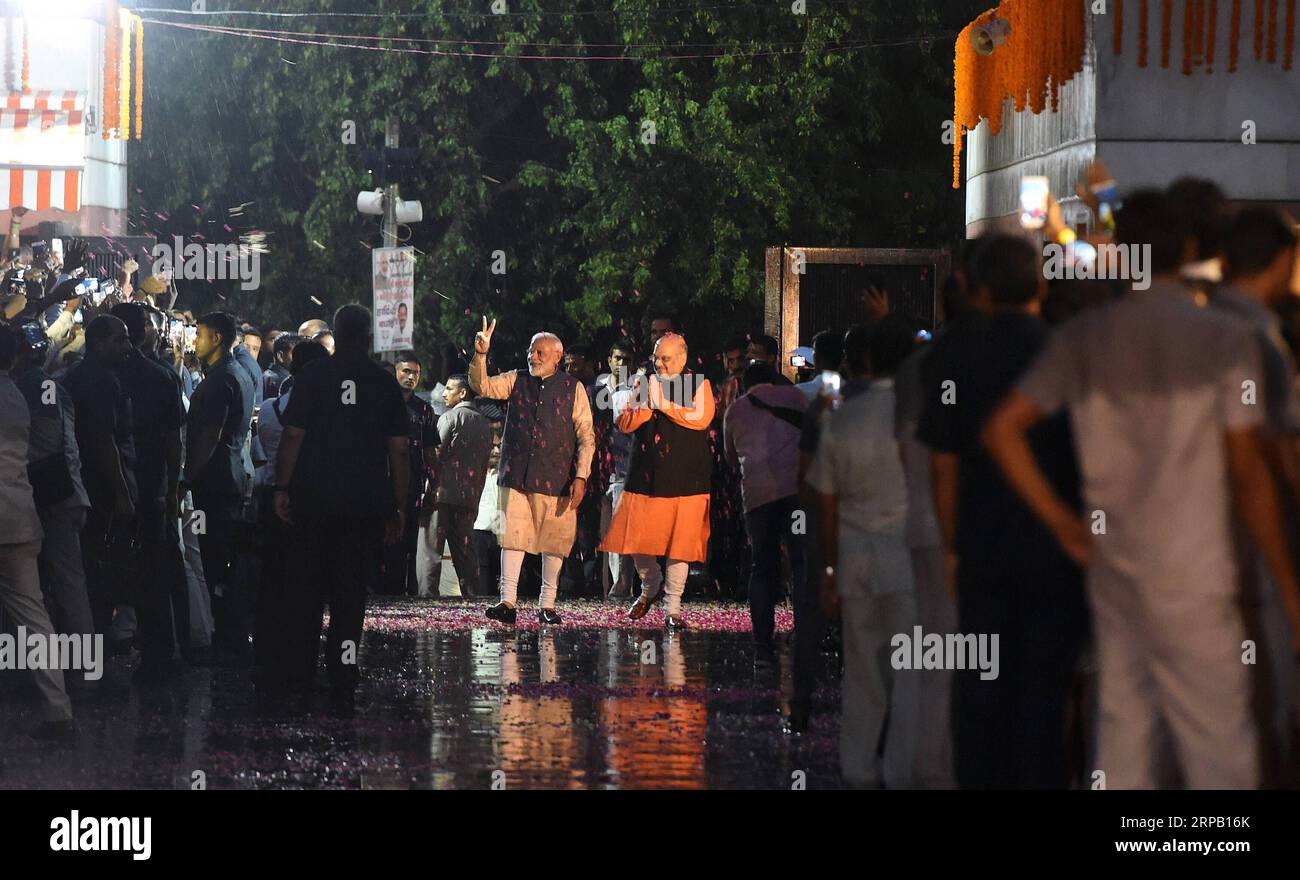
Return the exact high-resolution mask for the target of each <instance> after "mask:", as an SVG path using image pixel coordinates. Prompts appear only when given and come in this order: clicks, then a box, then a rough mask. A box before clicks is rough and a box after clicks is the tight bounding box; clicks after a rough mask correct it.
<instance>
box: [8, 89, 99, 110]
mask: <svg viewBox="0 0 1300 880" xmlns="http://www.w3.org/2000/svg"><path fill="white" fill-rule="evenodd" d="M3 109H5V110H85V109H86V95H85V93H84V92H48V91H47V92H29V93H27V94H23V93H22V92H10V93H9V95H8V96H7V97H6V98H5V104H4V108H3Z"/></svg>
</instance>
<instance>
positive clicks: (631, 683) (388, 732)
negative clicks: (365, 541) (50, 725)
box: [0, 600, 839, 789]
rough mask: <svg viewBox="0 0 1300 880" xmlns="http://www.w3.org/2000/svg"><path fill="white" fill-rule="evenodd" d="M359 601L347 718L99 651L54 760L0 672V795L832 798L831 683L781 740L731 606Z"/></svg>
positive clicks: (232, 675) (24, 686)
mask: <svg viewBox="0 0 1300 880" xmlns="http://www.w3.org/2000/svg"><path fill="white" fill-rule="evenodd" d="M372 606H373V607H372V613H371V614H369V615H368V616H367V627H366V629H367V632H366V637H365V642H364V645H363V649H362V656H361V665H362V669H363V679H362V680H363V683H362V686H361V689H360V690H359V692H358V698H357V715H356V717H355V718H351V719H339V718H333V717H330V716H329V715H328V714H326V713H325V712H324V709H323V706H324V702H325V701H324V699H323V694H322V695H320V696H321V699H319V700H317V701H316V702H317V703H318V704H319V705H320V706H321V708H319V709H312V710H310V711H308V712H306V713H304V714H297V715H288V714H279V715H274V714H272V715H265V714H259V713H258V711H257V708H256V705H255V700H254V691H253V687H252V684H251V683H250V680H249V676H248V673H247V671H246V670H236V669H227V668H192V669H187V670H186V671H185V672H184V673H183V674H182V675H181V676H180V677H179V678H178V679H177V681H175V682H173V683H170V684H167V685H160V686H147V687H146V686H137V685H132V684H130V680H129V671H130V667H131V665H133V664H134V662H136V661H134V660H132V661H130V663H129V664H128V662H126V661H123V660H121V659H116V658H115V659H114V660H113V661H112V662H111V669H110V672H109V674H108V675H106V676H105V681H104V682H103V683H102V684H101V687H100V690H101V691H103V692H102V693H98V694H95V695H93V696H86V697H82V698H80V699H76V698H75V697H74V699H75V700H76V712H77V720H78V725H79V728H80V732H79V736H78V739H77V741H76V743H75V744H73V745H71V746H68V747H64V748H54V747H50V746H46V745H43V744H39V743H37V742H36V741H34V740H32V739H30V738H28V737H27V735H26V731H27V730H29V729H30V728H31V727H32V726H33V725H34V724H35V722H36V720H37V713H36V709H37V704H36V702H35V699H34V697H32V696H31V695H30V688H29V684H28V682H27V681H26V680H25V679H23V678H22V677H21V675H20V674H18V673H5V674H3V675H0V700H3V705H4V707H5V712H4V715H3V717H0V737H2V738H3V739H2V740H0V742H2V743H3V745H0V761H2V762H3V764H2V765H0V788H28V787H72V788H136V787H148V788H189V787H191V784H192V783H193V781H194V780H195V779H196V778H200V777H196V776H195V773H196V772H198V773H201V774H203V776H202V777H201V778H202V779H203V780H204V781H205V783H206V785H207V786H208V787H209V788H327V787H328V788H438V789H451V788H491V787H493V786H496V787H505V788H507V789H510V788H706V787H708V788H789V787H790V786H791V784H792V780H793V779H795V778H798V774H797V771H802V773H803V777H802V778H803V779H806V784H807V787H809V788H830V787H836V786H837V785H838V775H839V770H838V756H837V738H838V720H837V719H836V718H835V717H834V716H835V713H836V710H837V709H838V702H839V690H838V686H837V684H836V683H834V682H831V683H830V684H827V685H826V686H824V687H823V688H822V689H821V690H820V691H819V692H818V695H817V700H816V704H815V709H816V710H817V714H816V716H815V717H814V719H813V723H812V725H811V727H810V730H809V731H808V733H806V734H805V735H803V736H802V737H799V738H793V739H792V738H789V737H786V736H784V735H783V734H782V733H781V729H780V714H779V713H780V710H781V708H782V706H783V699H784V698H785V697H788V694H789V687H790V668H789V665H790V658H789V648H788V646H787V647H783V649H782V656H781V662H780V667H779V669H768V670H756V669H755V667H754V665H753V652H752V650H751V648H750V641H749V633H748V631H747V630H748V619H747V612H746V611H745V609H744V608H743V607H742V606H734V605H729V606H721V605H698V604H696V605H688V606H687V614H688V616H689V617H690V618H691V619H692V620H693V621H696V622H697V623H698V626H696V627H695V628H693V629H691V630H688V631H686V632H684V633H676V634H671V635H670V634H666V633H665V632H664V631H663V630H662V629H661V628H660V621H659V618H658V617H656V616H654V615H652V616H648V617H647V618H646V619H645V620H644V621H642V622H641V623H643V624H644V628H640V629H637V628H632V627H631V626H630V625H627V624H626V623H624V622H623V619H622V617H621V611H619V609H616V608H614V607H613V606H608V605H601V604H599V603H563V604H562V605H561V611H562V612H567V613H566V620H565V625H564V626H563V627H561V628H558V629H545V630H542V629H538V628H537V625H536V621H535V619H534V618H533V617H532V616H531V615H526V614H524V613H523V612H524V611H525V610H526V609H524V608H521V614H520V623H521V624H522V626H521V627H520V628H518V629H516V628H514V627H504V626H501V625H498V624H489V623H487V622H486V621H483V620H482V618H481V617H480V616H479V614H480V613H481V612H479V611H478V610H477V609H475V608H471V607H469V606H465V605H454V604H450V603H445V602H442V603H433V602H428V601H416V600H409V601H390V602H379V601H376V602H372ZM525 618H527V620H526V619H525ZM781 624H782V627H783V628H787V629H788V626H789V621H788V614H787V615H784V616H783V618H782V621H781ZM611 626H618V627H619V628H609V627H611ZM825 672H826V676H825V678H824V680H828V681H829V680H830V678H831V674H832V672H833V669H832V667H831V662H830V660H829V659H828V660H827V667H826V670H825Z"/></svg>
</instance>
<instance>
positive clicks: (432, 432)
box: [383, 351, 442, 596]
mask: <svg viewBox="0 0 1300 880" xmlns="http://www.w3.org/2000/svg"><path fill="white" fill-rule="evenodd" d="M394 366H395V367H396V373H397V384H398V385H399V386H400V387H401V389H402V398H403V399H404V400H405V401H406V409H407V412H408V413H409V415H410V420H411V435H410V436H411V440H410V457H411V465H410V468H411V476H410V482H409V484H408V486H407V490H406V509H405V510H403V511H402V516H403V519H404V520H405V531H404V532H403V534H402V539H401V540H400V541H398V542H397V543H396V544H391V545H389V546H388V547H385V548H384V585H383V586H384V592H386V593H396V594H403V593H405V594H408V595H411V596H414V595H416V594H417V593H419V591H420V584H419V578H418V576H417V575H416V571H415V547H416V541H417V539H418V538H419V534H420V516H421V514H423V513H425V512H426V511H428V510H432V509H433V503H432V500H431V499H430V497H429V496H428V495H427V494H426V488H427V487H429V485H430V484H432V483H435V482H436V481H437V473H436V472H435V471H436V468H437V464H438V455H437V453H438V442H439V437H438V416H437V414H435V413H434V411H433V407H432V406H430V405H429V403H428V402H427V401H425V400H421V399H420V398H419V397H417V396H416V394H415V389H417V388H419V387H420V359H419V358H418V357H416V355H415V352H413V351H404V352H402V353H401V354H399V355H398V356H397V363H396V364H395V365H394ZM438 551H439V552H441V551H442V548H438ZM432 592H434V593H435V594H436V593H437V586H436V585H435V586H434V587H433V588H432Z"/></svg>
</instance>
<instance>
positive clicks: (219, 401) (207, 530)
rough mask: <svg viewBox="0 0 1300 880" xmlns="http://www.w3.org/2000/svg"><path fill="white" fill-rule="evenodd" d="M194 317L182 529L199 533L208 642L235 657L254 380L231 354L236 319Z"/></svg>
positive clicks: (242, 622)
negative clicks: (237, 566) (195, 370)
mask: <svg viewBox="0 0 1300 880" xmlns="http://www.w3.org/2000/svg"><path fill="white" fill-rule="evenodd" d="M197 323H198V330H197V332H196V334H195V340H194V353H195V355H197V356H198V359H199V361H200V362H201V363H202V364H203V367H204V372H203V381H202V382H200V383H199V386H198V387H197V388H195V389H194V395H193V396H192V397H191V398H190V412H189V422H188V428H187V429H186V437H185V441H186V454H185V479H184V481H183V482H182V484H181V485H182V489H186V488H188V489H189V490H190V491H191V492H193V494H194V514H195V519H193V520H191V522H190V523H189V524H187V525H186V526H185V528H193V529H195V530H196V531H197V532H198V538H199V553H200V555H201V556H202V558H203V576H204V578H205V579H206V580H207V582H208V592H209V593H210V594H211V596H212V617H213V623H214V624H215V626H216V632H215V633H214V634H213V640H212V646H213V648H214V649H216V650H218V651H224V652H227V653H228V654H230V655H231V656H232V659H234V660H236V661H241V660H243V659H247V658H248V656H249V645H248V633H249V620H250V617H251V609H252V602H251V600H250V597H248V596H245V595H242V594H241V593H242V591H241V589H240V586H239V582H238V581H237V580H236V578H235V577H234V576H233V575H234V561H235V524H236V521H237V520H238V518H239V515H240V512H241V508H242V506H243V499H244V495H245V493H246V490H247V486H246V485H245V483H246V482H247V479H248V478H247V476H246V474H245V473H244V463H243V462H244V459H243V450H244V441H245V440H246V439H247V438H248V426H249V423H250V422H251V421H252V418H253V398H254V394H253V383H252V380H251V379H250V378H249V376H248V372H247V371H246V370H244V369H243V368H241V367H240V366H239V365H238V364H237V363H235V361H234V359H233V357H232V354H231V350H232V349H233V348H234V345H235V342H236V341H237V339H238V327H237V325H236V324H235V319H234V318H232V317H231V316H230V315H228V314H226V313H225V312H212V313H210V314H207V315H204V316H203V317H201V318H199V319H198V322H197ZM199 514H202V518H199Z"/></svg>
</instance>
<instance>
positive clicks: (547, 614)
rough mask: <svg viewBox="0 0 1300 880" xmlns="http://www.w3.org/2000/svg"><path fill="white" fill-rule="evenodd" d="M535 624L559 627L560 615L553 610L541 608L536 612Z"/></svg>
mask: <svg viewBox="0 0 1300 880" xmlns="http://www.w3.org/2000/svg"><path fill="white" fill-rule="evenodd" d="M537 622H538V623H540V624H543V625H546V624H549V625H551V626H559V625H560V615H558V614H556V613H555V609H554V608H543V609H541V610H540V611H538V612H537Z"/></svg>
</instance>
